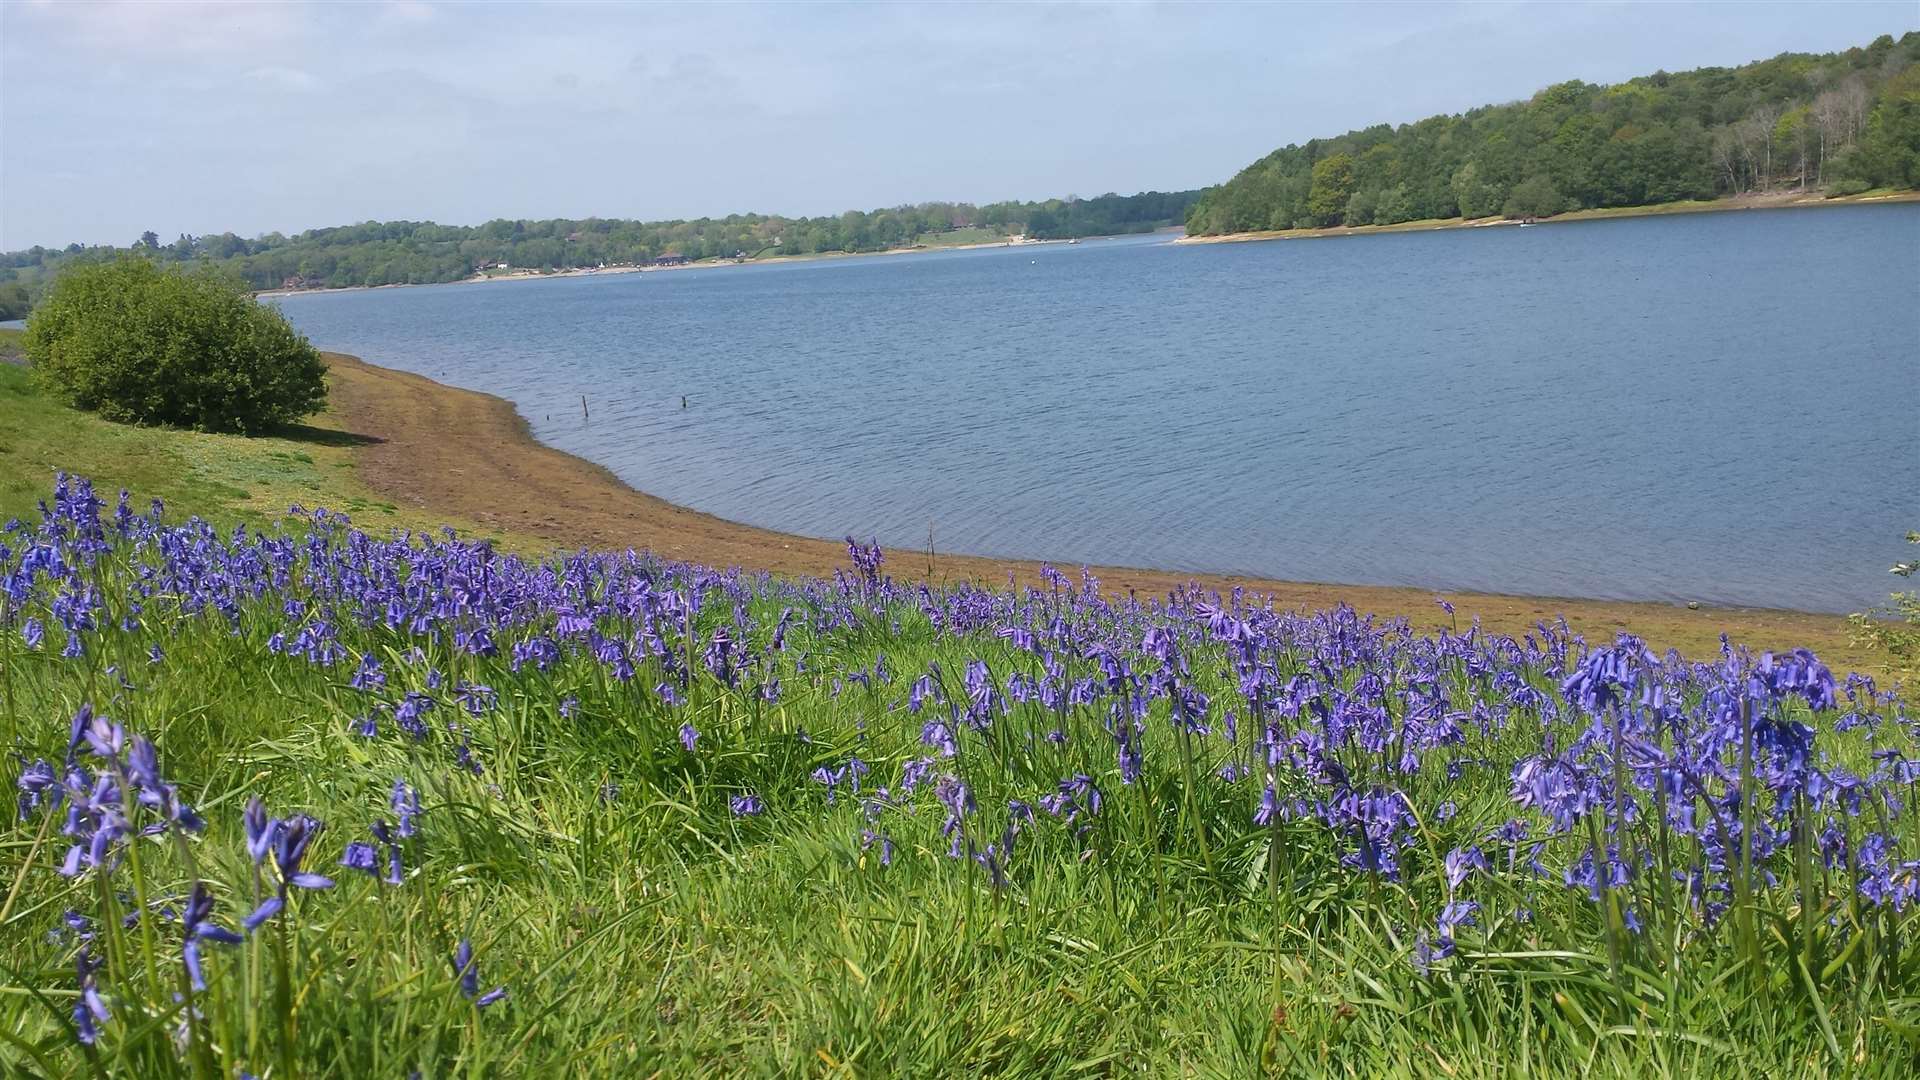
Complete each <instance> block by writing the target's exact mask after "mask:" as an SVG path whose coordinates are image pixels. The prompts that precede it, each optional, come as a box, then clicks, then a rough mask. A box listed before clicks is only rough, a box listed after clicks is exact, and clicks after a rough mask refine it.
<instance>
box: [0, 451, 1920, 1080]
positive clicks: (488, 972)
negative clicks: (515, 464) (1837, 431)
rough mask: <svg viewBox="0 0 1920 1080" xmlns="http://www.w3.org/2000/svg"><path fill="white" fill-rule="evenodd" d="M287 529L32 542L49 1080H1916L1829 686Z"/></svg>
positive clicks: (1882, 826) (42, 1007) (1910, 1007)
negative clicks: (1030, 1078) (1068, 1078)
mask: <svg viewBox="0 0 1920 1080" xmlns="http://www.w3.org/2000/svg"><path fill="white" fill-rule="evenodd" d="M289 525H290V526H291V531H285V532H278V533H272V534H261V533H251V534H234V535H220V534H217V533H216V532H214V530H212V529H211V528H210V527H208V526H206V525H204V524H203V523H199V522H195V521H187V522H183V523H178V524H169V523H168V521H167V520H166V519H165V517H164V516H163V515H162V513H161V512H160V511H159V509H158V508H156V509H154V510H153V511H152V512H149V513H136V512H134V511H133V510H132V509H131V508H130V507H127V506H125V505H124V504H123V506H122V507H121V508H120V509H119V510H118V511H117V512H114V511H108V510H105V509H104V508H102V507H101V506H100V505H99V504H98V503H97V502H96V501H95V500H94V499H93V496H92V493H91V491H90V490H88V489H87V488H86V486H85V485H84V484H80V483H73V482H64V481H63V482H62V484H61V485H60V488H59V490H58V492H57V493H56V497H55V499H54V502H53V505H52V506H50V507H49V508H48V510H47V513H46V514H45V515H44V517H43V519H42V520H41V521H38V522H35V523H31V524H26V525H19V526H16V527H14V528H11V529H9V530H7V532H6V533H5V534H4V538H3V539H0V545H3V546H4V548H5V550H4V552H0V573H4V589H0V596H4V601H3V602H4V604H5V608H4V612H3V613H0V621H3V622H4V627H0V640H3V641H4V644H0V665H3V667H0V690H3V691H4V698H3V699H0V701H3V704H4V709H5V729H4V733H5V735H6V737H7V739H8V741H9V745H10V746H11V747H13V748H14V754H13V755H12V756H11V757H10V759H9V763H8V765H7V769H8V771H9V779H10V780H13V781H14V782H15V784H16V787H18V789H19V790H20V791H21V811H20V813H19V814H18V815H17V820H15V821H14V822H13V823H12V824H11V825H10V826H9V828H8V831H7V832H6V834H5V836H4V837H0V888H4V889H5V890H6V893H5V900H4V901H3V902H0V903H3V904H4V907H0V927H4V933H3V934H0V962H3V963H4V964H5V967H4V969H3V970H0V980H4V982H5V984H6V985H5V986H4V987H0V1061H3V1062H5V1063H6V1066H7V1068H8V1069H11V1070H14V1071H18V1072H21V1073H23V1074H35V1073H39V1074H46V1075H89V1074H93V1075H129V1076H171V1075H190V1076H222V1077H231V1076H235V1075H238V1074H239V1073H241V1072H243V1071H244V1072H246V1073H249V1074H252V1075H256V1076H276V1077H287V1076H304V1075H342V1076H405V1075H410V1074H412V1073H414V1072H416V1071H417V1072H418V1073H419V1074H420V1075H422V1076H426V1077H435V1076H492V1075H500V1076H510V1075H511V1076H517V1075H533V1074H538V1073H543V1072H544V1073H548V1074H552V1075H568V1076H571V1075H621V1076H625V1075H648V1074H659V1075H670V1076H684V1075H703V1074H747V1075H795V1074H804V1075H816V1074H858V1075H875V1076H893V1075H943V1076H944V1075H961V1074H988V1073H990V1074H1005V1075H1044V1076H1060V1075H1070V1074H1075V1073H1092V1074H1096V1075H1115V1074H1129V1075H1153V1076H1159V1075H1168V1074H1177V1073H1193V1074H1205V1075H1249V1074H1263V1073H1264V1074H1283V1075H1365V1076H1374V1075H1382V1074H1403V1075H1441V1074H1444V1075H1472V1076H1491V1075H1507V1074H1514V1075H1532V1074H1539V1073H1547V1074H1556V1075H1557V1074H1563V1073H1574V1072H1581V1073H1590V1072H1591V1073H1601V1074H1632V1075H1649V1074H1653V1075H1658V1074H1680V1075H1701V1074H1708V1075H1727V1074H1735V1073H1752V1072H1762V1073H1764V1074H1765V1075H1856V1074H1869V1075H1872V1074H1880V1075H1905V1074H1906V1073H1907V1071H1908V1070H1909V1069H1910V1068H1911V1066H1912V1064H1913V1061H1914V1054H1915V1051H1916V1045H1920V1044H1916V1038H1917V1037H1920V973H1917V972H1916V962H1917V961H1920V955H1917V954H1920V950H1917V949H1916V947H1915V944H1914V935H1915V927H1914V925H1913V921H1912V917H1911V915H1910V910H1911V907H1912V903H1913V900H1914V896H1915V890H1916V877H1915V871H1916V865H1917V864H1916V862H1915V860H1916V859H1920V813H1916V811H1915V809H1914V806H1913V797H1914V795H1915V791H1914V788H1915V784H1916V779H1917V778H1920V767H1916V765H1915V764H1914V759H1915V758H1916V757H1920V750H1917V749H1916V747H1915V745H1914V729H1913V724H1912V720H1911V718H1910V717H1909V716H1907V715H1906V714H1905V713H1904V712H1903V711H1902V708H1901V705H1900V703H1899V701H1898V700H1897V699H1895V698H1893V697H1891V696H1889V695H1887V694H1885V693H1883V692H1881V691H1879V690H1878V689H1877V688H1876V687H1874V686H1873V684H1872V683H1871V681H1870V680H1867V679H1864V678H1858V677H1856V678H1851V679H1848V680H1846V681H1844V682H1836V681H1835V680H1834V679H1833V677H1832V676H1831V675H1830V674H1828V673H1827V672H1826V670H1825V668H1824V667H1822V666H1821V665H1820V664H1819V663H1818V661H1817V660H1815V659H1814V658H1812V657H1811V656H1810V655H1792V656H1781V657H1753V656H1749V655H1746V654H1744V653H1743V652H1741V651H1740V650H1738V649H1736V648H1733V647H1731V646H1729V648H1728V650H1727V651H1726V653H1725V655H1724V656H1723V657H1722V658H1721V659H1720V660H1719V661H1717V662H1715V663H1712V664H1689V663H1686V662H1684V661H1682V660H1681V659H1679V658H1678V657H1672V656H1669V657H1665V658H1659V657H1653V656H1650V655H1648V654H1647V653H1646V652H1645V650H1644V649H1643V648H1642V647H1640V646H1639V645H1638V643H1637V642H1634V641H1633V640H1632V639H1622V640H1621V641H1618V642H1606V643H1594V644H1589V643H1586V642H1582V641H1580V640H1579V639H1577V638H1575V637H1573V636H1572V635H1569V634H1567V633H1565V632H1564V630H1563V629H1561V628H1556V627H1553V626H1542V627H1541V628H1539V630H1538V632H1537V633H1535V634H1533V635H1530V636H1529V637H1526V638H1523V639H1520V640H1513V639H1507V638H1500V637H1495V636H1491V635H1487V634H1483V633H1480V632H1479V631H1478V630H1477V629H1476V628H1473V627H1468V628H1465V629H1462V628H1459V627H1455V626H1451V625H1448V626H1445V627H1440V628H1436V629H1435V630H1434V631H1433V632H1431V633H1420V632H1416V631H1415V630H1414V629H1413V628H1411V627H1409V626H1407V625H1405V624H1390V625H1374V624H1372V623H1371V622H1370V621H1369V620H1366V619H1364V618H1362V617H1360V616H1358V615H1356V614H1355V613H1353V612H1351V611H1348V610H1344V609H1343V610H1338V611H1333V612H1324V613H1319V614H1315V615H1294V614H1287V613H1282V612H1277V611H1273V610H1270V609H1268V608H1267V607H1266V606H1264V605H1263V604H1262V603H1261V602H1260V601H1258V600H1257V598H1252V597H1244V596H1233V597H1226V598H1221V597H1213V596H1203V595H1199V594H1183V595H1177V596H1173V597H1169V598H1166V599H1165V600H1163V601H1157V602H1152V603H1135V602H1126V603H1121V602H1115V601H1111V600H1108V599H1105V598H1103V597H1102V596H1101V595H1100V594H1099V592H1098V591H1097V589H1096V588H1095V586H1094V583H1092V582H1090V581H1077V582H1076V581H1070V580H1068V579H1067V578H1065V577H1062V576H1059V575H1054V576H1053V577H1052V578H1051V580H1050V585H1049V587H1048V588H1044V589H1031V590H1027V591H1025V592H1022V593H1018V594H1015V593H1012V592H1001V593H993V592H985V591H980V590H974V589H964V588H963V589H955V590H947V591H931V590H928V589H925V588H922V587H916V586H909V585H902V584H899V583H895V582H892V581H890V580H888V579H887V578H886V577H885V576H884V574H883V568H882V567H881V565H880V561H879V554H878V552H877V551H876V550H874V549H870V548H862V547H859V546H857V545H850V546H851V547H852V551H851V554H852V556H853V565H852V568H851V569H850V571H848V572H846V573H844V574H842V575H839V576H838V577H837V578H836V579H835V580H833V581H802V582H795V581H783V580H774V579H768V578H759V577H746V576H741V575H737V574H729V573H721V572H716V571H712V570H707V569H702V568H699V567H692V566H681V565H668V564H663V563H660V562H657V561H655V560H652V559H650V558H648V557H646V556H644V555H637V554H632V553H625V554H606V555H591V554H580V555H575V556H570V557H566V558H559V559H555V560H553V561H550V562H546V563H536V562H528V561H523V560H520V559H516V558H509V557H503V556H500V555H497V554H495V553H494V552H492V551H491V550H490V549H488V548H486V547H485V546H483V545H470V544H465V543H461V542H457V541H455V540H453V539H451V538H450V537H438V538H436V537H424V536H398V537H395V538H392V539H388V540H375V539H372V538H369V537H367V536H364V535H361V534H360V533H358V532H355V531H353V530H352V529H351V527H350V526H349V524H348V523H347V522H345V521H344V520H342V519H339V518H337V517H335V516H333V515H329V514H325V513H323V512H314V513H306V512H299V513H296V514H295V515H294V516H292V517H291V518H290V519H289ZM1437 617H1444V616H1439V615H1438V614H1437ZM76 715H79V716H81V717H82V718H83V720H84V721H85V722H84V723H83V724H82V725H80V727H79V729H78V730H76V728H75V725H74V724H73V723H72V721H73V719H74V718H75V717H76ZM145 739H150V740H151V743H152V745H153V746H154V747H156V748H157V753H156V754H155V755H154V756H153V757H151V758H149V757H148V752H147V750H146V749H145V746H144V743H143V742H142V740H145ZM49 778H51V779H49ZM256 798H257V799H258V800H259V806H258V808H257V809H251V810H250V809H249V806H250V801H251V800H253V799H256ZM416 800H417V807H418V809H417V812H416V810H415V803H416ZM302 815H310V816H311V819H312V820H313V822H316V823H320V824H315V825H313V826H312V829H314V830H317V831H314V832H313V833H312V838H311V840H310V842H308V843H306V845H305V847H304V850H299V849H300V847H301V842H302V833H303V831H307V830H308V829H309V826H308V824H307V822H306V820H305V819H304V818H303V817H302ZM403 826H405V827H403ZM103 832H104V833H105V837H104V839H102V833H103ZM409 833H410V834H411V835H407V834H409ZM250 841H251V843H250ZM354 844H361V845H366V846H365V847H364V848H362V847H351V848H350V845H354ZM76 845H77V846H78V850H77V851H75V850H74V849H75V847H76ZM256 855H257V856H258V857H257V858H256ZM343 856H344V857H346V862H347V863H348V865H341V864H342V861H343ZM396 857H397V860H398V866H397V872H395V871H396V867H395V865H394V863H393V861H392V860H394V859H395V858H396ZM63 871H65V872H63ZM316 874H317V875H324V877H325V878H326V879H331V881H330V884H329V883H324V882H322V881H321V880H320V879H317V878H314V877H312V876H310V875H316ZM282 894H284V898H285V899H284V906H283V907H280V908H278V909H277V910H276V909H275V907H274V903H273V902H274V901H277V900H279V898H280V897H281V896H282ZM209 900H210V901H211V904H210V905H209V903H208V901H209ZM229 937H232V938H237V939H238V941H237V943H232V944H229V943H226V939H227V938H229ZM463 943H465V946H464V948H463ZM189 944H191V945H192V946H193V950H192V951H194V952H197V953H198V954H199V956H200V958H201V959H200V980H199V983H200V984H199V985H196V980H195V976H194V972H193V970H192V969H191V967H190V965H189V964H188V963H187V959H186V954H187V952H188V949H187V946H188V945H189ZM460 959H466V960H467V961H468V962H467V963H466V964H465V965H464V966H463V965H461V964H460V963H459V960H460ZM83 1036H84V1038H83ZM89 1040H90V1041H89Z"/></svg>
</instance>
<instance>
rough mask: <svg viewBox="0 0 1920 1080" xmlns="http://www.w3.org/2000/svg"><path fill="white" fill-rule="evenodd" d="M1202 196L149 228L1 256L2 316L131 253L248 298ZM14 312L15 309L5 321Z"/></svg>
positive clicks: (929, 235) (1174, 215) (1098, 228)
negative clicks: (212, 275)
mask: <svg viewBox="0 0 1920 1080" xmlns="http://www.w3.org/2000/svg"><path fill="white" fill-rule="evenodd" d="M1199 195H1200V193H1199V192H1198V191H1182V192H1170V193H1162V192H1157V191H1148V192H1142V193H1140V194H1138V195H1115V194H1107V195H1102V196H1099V197H1098V198H1092V199H1081V198H1078V197H1073V196H1069V197H1068V198H1065V199H1048V200H1045V201H1042V202H1012V201H1009V202H997V203H989V204H987V205H985V206H975V205H974V204H972V203H964V202H927V203H919V204H917V205H912V206H898V207H892V208H889V209H881V210H872V211H860V210H850V211H848V212H846V213H844V214H840V215H837V216H825V217H810V218H809V217H802V218H792V217H782V216H779V215H770V214H733V215H730V216H728V217H724V218H700V219H697V220H692V221H684V220H678V221H631V220H622V219H619V218H587V219H584V220H571V219H566V218H555V219H552V220H547V221H508V220H497V221H489V222H487V223H486V224H484V225H477V226H462V225H438V224H435V223H433V222H431V221H384V222H382V221H369V222H365V223H362V224H359V225H344V226H338V227H334V228H325V229H309V230H307V231H305V232H302V233H299V234H297V235H295V236H291V237H289V236H283V235H281V234H279V233H269V234H267V235H265V236H260V237H255V238H253V239H246V238H243V237H240V236H236V235H234V234H233V233H230V232H227V233H220V234H218V235H213V236H189V235H182V236H180V237H179V238H177V239H176V240H174V241H173V242H172V243H170V244H168V243H162V242H161V240H160V237H159V236H158V235H156V234H155V233H153V232H151V231H149V232H147V233H146V234H144V235H142V236H141V237H140V238H139V239H137V240H135V241H134V242H133V243H132V244H131V245H129V247H125V248H123V247H118V246H114V245H98V246H91V247H86V246H82V245H80V244H69V245H68V246H67V247H66V248H65V249H48V248H44V247H34V248H29V249H27V250H26V251H17V252H9V253H6V254H4V255H0V318H18V317H20V315H21V314H24V312H25V310H26V305H27V300H28V297H29V296H30V295H31V296H34V297H37V296H38V293H39V291H40V290H41V289H42V288H43V287H44V284H45V282H46V280H47V279H48V278H50V277H51V276H52V274H54V273H56V272H57V271H58V270H59V269H60V267H62V266H63V265H67V264H70V263H75V262H90V261H99V260H108V259H116V258H118V257H120V256H122V255H124V254H126V253H127V252H128V251H129V250H131V251H133V252H135V253H141V254H146V255H148V256H150V257H152V258H155V259H159V260H162V261H168V262H176V263H185V264H201V265H207V266H211V267H214V268H217V269H218V270H221V271H223V272H226V273H230V274H232V275H235V276H237V277H239V278H240V279H241V280H242V281H244V282H245V283H246V284H247V285H248V286H250V287H252V288H254V289H278V288H284V287H296V288H339V287H345V286H354V285H362V286H364V285H399V284H425V283H429V282H439V281H458V280H460V279H462V278H466V277H471V276H472V275H473V274H474V273H475V272H477V271H481V270H484V269H497V268H502V267H508V268H513V269H533V270H565V269H573V268H577V267H590V266H602V265H605V266H616V265H623V264H636V263H638V264H645V263H648V262H652V261H654V260H656V259H662V258H672V259H675V260H679V259H685V260H687V261H698V260H701V259H708V258H755V257H765V256H771V255H813V254H819V253H824V252H847V253H853V252H863V251H886V250H889V249H893V248H899V247H907V246H911V245H914V244H919V243H928V244H939V243H941V242H942V239H943V238H945V237H949V236H950V235H951V234H955V233H959V232H961V231H962V230H966V232H965V233H964V235H966V236H968V237H970V238H977V239H992V238H994V237H1002V236H1013V235H1021V234H1031V235H1033V236H1035V237H1038V238H1041V239H1067V238H1069V237H1079V236H1107V235H1114V234H1119V233H1136V232H1150V231H1152V230H1154V229H1158V228H1163V227H1165V226H1169V225H1178V224H1179V223H1180V222H1181V221H1182V220H1183V219H1184V218H1185V217H1186V214H1187V210H1188V208H1189V207H1191V206H1192V205H1193V202H1194V200H1195V199H1197V198H1198V197H1199ZM16 306H17V307H18V309H19V314H10V313H9V312H11V311H12V309H13V308H14V307H16Z"/></svg>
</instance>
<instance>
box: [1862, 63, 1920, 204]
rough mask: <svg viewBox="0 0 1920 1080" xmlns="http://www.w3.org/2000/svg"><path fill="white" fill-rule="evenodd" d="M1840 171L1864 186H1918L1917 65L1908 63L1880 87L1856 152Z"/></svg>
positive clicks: (1919, 99)
mask: <svg viewBox="0 0 1920 1080" xmlns="http://www.w3.org/2000/svg"><path fill="white" fill-rule="evenodd" d="M1843 171H1844V172H1846V173H1847V175H1848V176H1849V177H1850V178H1852V179H1855V180H1861V181H1865V182H1866V183H1867V185H1868V187H1899V188H1914V187H1920V67H1909V68H1907V69H1906V70H1904V71H1902V72H1900V73H1899V74H1898V75H1895V76H1893V77H1892V78H1890V79H1888V80H1887V81H1886V83H1885V84H1884V85H1883V86H1882V87H1881V88H1880V96H1879V101H1878V103H1877V104H1876V105H1875V107H1874V110H1873V115H1872V116H1871V117H1870V118H1869V119H1868V120H1867V130H1866V134H1865V136H1864V137H1863V138H1862V139H1861V141H1860V147H1859V150H1858V152H1856V153H1854V154H1852V155H1850V156H1849V157H1848V158H1847V162H1846V165H1845V166H1844V168H1843Z"/></svg>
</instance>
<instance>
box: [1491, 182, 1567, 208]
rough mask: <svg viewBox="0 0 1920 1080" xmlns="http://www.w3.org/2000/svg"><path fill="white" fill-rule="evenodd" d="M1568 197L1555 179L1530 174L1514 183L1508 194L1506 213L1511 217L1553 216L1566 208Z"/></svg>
mask: <svg viewBox="0 0 1920 1080" xmlns="http://www.w3.org/2000/svg"><path fill="white" fill-rule="evenodd" d="M1566 205H1567V202H1566V198H1565V197H1564V196H1562V195H1561V194H1560V189H1559V188H1556V187H1554V186H1553V181H1552V180H1549V179H1547V178H1546V177H1544V176H1529V177H1527V178H1526V179H1525V180H1522V181H1520V182H1519V183H1518V184H1516V185H1514V188H1513V192H1512V193H1511V194H1509V195H1508V196H1507V205H1506V215H1507V216H1508V217H1510V218H1543V217H1552V216H1553V215H1555V214H1557V213H1559V212H1560V211H1562V210H1564V209H1566Z"/></svg>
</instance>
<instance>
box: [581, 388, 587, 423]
mask: <svg viewBox="0 0 1920 1080" xmlns="http://www.w3.org/2000/svg"><path fill="white" fill-rule="evenodd" d="M580 419H582V420H585V419H588V417H587V395H585V394H581V395H580Z"/></svg>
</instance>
